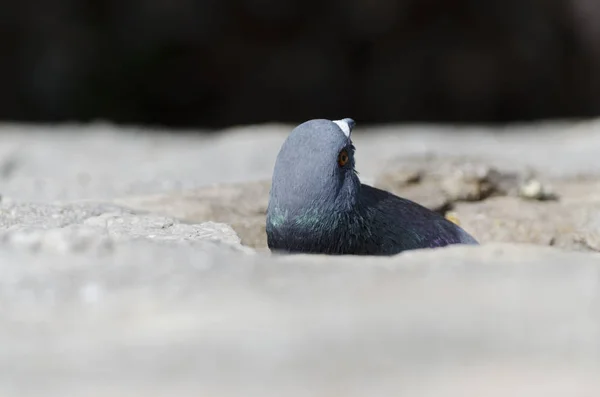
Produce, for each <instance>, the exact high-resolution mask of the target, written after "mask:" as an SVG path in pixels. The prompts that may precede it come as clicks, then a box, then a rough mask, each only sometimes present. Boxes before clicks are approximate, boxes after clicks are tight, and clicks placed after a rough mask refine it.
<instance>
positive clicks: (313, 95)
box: [0, 0, 600, 127]
mask: <svg viewBox="0 0 600 397" xmlns="http://www.w3.org/2000/svg"><path fill="white" fill-rule="evenodd" d="M0 33H1V35H0V53H1V54H2V62H1V63H0V119H3V120H12V121H29V122H32V121H34V122H38V121H67V120H69V121H73V120H79V121H90V120H94V119H105V120H111V121H114V122H118V123H127V124H133V123H135V124H155V125H163V126H171V127H222V126H228V125H234V124H246V123H255V122H268V121H286V122H299V121H303V120H305V119H309V118H315V117H327V118H339V117H353V118H355V119H357V120H360V122H361V123H367V122H377V123H382V122H403V121H429V122H444V121H446V122H464V123H468V122H499V123H503V122H508V121H525V120H535V119H541V118H544V119H548V118H581V117H587V116H595V115H598V114H600V1H599V0H398V1H392V0H319V1H314V0H304V1H299V0H287V1H284V0H238V1H233V0H230V1H228V0H93V1H91V0H90V1H84V0H20V1H7V0H3V1H2V6H1V9H0Z"/></svg>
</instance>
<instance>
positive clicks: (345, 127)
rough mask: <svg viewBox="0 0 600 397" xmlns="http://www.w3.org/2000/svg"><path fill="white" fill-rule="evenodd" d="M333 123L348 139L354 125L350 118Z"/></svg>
mask: <svg viewBox="0 0 600 397" xmlns="http://www.w3.org/2000/svg"><path fill="white" fill-rule="evenodd" d="M334 123H336V124H337V125H338V127H340V129H341V130H342V132H343V133H344V134H346V136H347V137H348V138H350V135H351V134H352V129H353V128H354V126H355V125H356V122H355V121H354V120H352V119H350V118H345V119H341V120H335V121H334Z"/></svg>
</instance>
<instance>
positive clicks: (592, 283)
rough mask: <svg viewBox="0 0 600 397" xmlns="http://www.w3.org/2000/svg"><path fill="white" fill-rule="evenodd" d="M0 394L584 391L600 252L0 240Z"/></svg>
mask: <svg viewBox="0 0 600 397" xmlns="http://www.w3.org/2000/svg"><path fill="white" fill-rule="evenodd" d="M0 307H2V316H0V395H6V396H8V395H10V396H13V395H14V396H17V395H19V396H22V395H31V396H65V395H69V396H111V397H113V396H165V395H177V396H227V397H229V396H273V397H275V396H277V397H279V396H307V395H310V396H339V395H344V396H380V395H410V396H474V395H476V396H493V397H495V396H503V397H504V396H517V395H519V396H520V395H523V396H528V397H529V396H532V397H536V396H540V397H542V396H543V397H548V396H561V397H562V396H565V395H568V396H590V397H595V396H598V395H599V394H600V378H599V377H598V373H600V372H599V371H600V338H599V337H598V335H600V315H599V313H600V256H599V255H598V254H596V253H578V252H564V251H560V250H558V249H555V248H550V247H533V246H526V245H524V246H519V245H495V244H490V245H487V246H479V247H459V246H454V247H449V248H443V249H436V250H423V251H412V252H407V253H404V254H401V255H398V256H396V257H391V258H357V257H335V258H331V257H329V258H326V257H322V256H302V255H294V256H283V257H279V256H271V255H265V254H255V255H246V254H244V253H241V252H238V251H234V250H223V249H219V248H217V247H216V246H214V245H210V246H206V247H204V248H203V249H198V248H197V247H195V246H193V245H180V246H174V245H171V244H156V243H153V242H152V241H151V240H149V239H139V240H133V241H130V242H129V243H128V244H117V245H115V247H114V248H113V249H112V250H111V251H110V252H108V253H107V254H104V255H95V254H94V253H93V252H92V251H87V252H86V251H82V252H67V253H58V252H56V251H53V250H48V251H38V252H31V251H29V250H21V249H16V248H15V247H13V248H11V249H2V250H0Z"/></svg>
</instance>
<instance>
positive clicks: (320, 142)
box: [266, 119, 477, 255]
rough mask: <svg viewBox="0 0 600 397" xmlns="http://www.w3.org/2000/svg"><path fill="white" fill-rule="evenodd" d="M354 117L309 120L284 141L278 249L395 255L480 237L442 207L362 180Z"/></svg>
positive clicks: (275, 216)
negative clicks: (356, 158) (354, 139)
mask: <svg viewBox="0 0 600 397" xmlns="http://www.w3.org/2000/svg"><path fill="white" fill-rule="evenodd" d="M353 127H354V121H353V120H352V119H343V120H338V121H330V120H323V119H317V120H310V121H307V122H305V123H302V124H300V125H299V126H297V127H296V128H294V130H293V131H292V132H291V134H290V135H289V137H288V138H287V139H286V141H285V142H284V143H283V146H282V147H281V150H280V152H279V154H278V156H277V160H276V162H275V169H274V171H273V180H272V186H271V192H270V197H269V205H268V209H267V224H266V228H267V241H268V246H269V248H270V249H271V250H272V251H287V252H303V253H323V254H354V255H393V254H396V253H399V252H402V251H405V250H410V249H418V248H434V247H442V246H446V245H449V244H477V241H475V239H474V238H473V237H471V236H470V235H469V234H468V233H467V232H465V231H464V230H463V229H462V228H460V227H459V226H457V225H456V224H454V223H452V222H450V221H448V220H447V219H445V218H444V217H443V216H441V215H440V214H437V213H435V212H433V211H430V210H429V209H427V208H425V207H423V206H421V205H419V204H417V203H415V202H412V201H410V200H407V199H403V198H400V197H398V196H395V195H393V194H391V193H389V192H386V191H383V190H380V189H377V188H374V187H371V186H369V185H365V184H362V183H361V182H360V180H359V178H358V175H357V173H356V171H355V168H354V165H355V163H354V150H355V149H354V146H353V145H352V140H351V139H350V137H351V132H352V128H353Z"/></svg>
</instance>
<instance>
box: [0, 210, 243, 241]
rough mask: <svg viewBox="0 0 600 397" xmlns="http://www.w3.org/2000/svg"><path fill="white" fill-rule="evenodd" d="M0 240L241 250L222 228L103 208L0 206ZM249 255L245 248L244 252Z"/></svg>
mask: <svg viewBox="0 0 600 397" xmlns="http://www.w3.org/2000/svg"><path fill="white" fill-rule="evenodd" d="M0 239H1V241H2V242H3V243H5V244H7V245H8V246H13V247H20V248H23V249H27V250H32V251H41V252H46V251H49V250H54V251H57V252H61V253H68V252H97V253H106V252H107V251H110V250H111V249H113V246H114V244H116V243H126V242H129V241H131V240H136V239H146V240H150V241H153V242H159V243H177V244H181V243H186V244H196V243H200V244H201V245H202V246H206V244H205V243H206V242H209V241H210V242H214V243H220V244H226V245H229V246H232V247H235V248H236V249H242V247H241V245H240V238H239V237H238V236H237V234H236V233H235V231H234V230H233V229H232V228H231V227H230V226H229V225H226V224H223V223H215V222H204V223H201V224H183V223H181V222H179V221H178V220H175V219H171V218H167V217H162V216H158V215H151V214H134V213H132V212H130V211H127V210H124V209H121V208H119V207H115V206H108V205H104V204H94V203H85V204H69V205H62V206H61V205H41V204H9V205H7V204H3V205H1V206H0ZM246 251H247V252H250V251H249V250H246Z"/></svg>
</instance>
